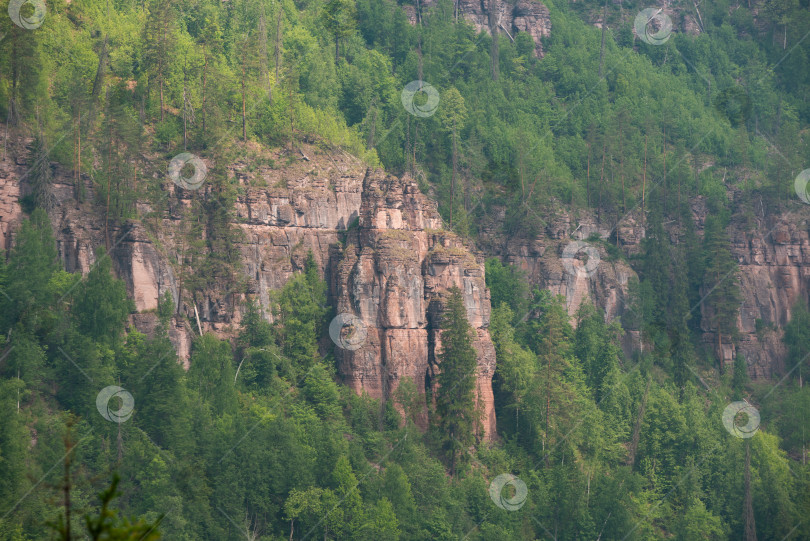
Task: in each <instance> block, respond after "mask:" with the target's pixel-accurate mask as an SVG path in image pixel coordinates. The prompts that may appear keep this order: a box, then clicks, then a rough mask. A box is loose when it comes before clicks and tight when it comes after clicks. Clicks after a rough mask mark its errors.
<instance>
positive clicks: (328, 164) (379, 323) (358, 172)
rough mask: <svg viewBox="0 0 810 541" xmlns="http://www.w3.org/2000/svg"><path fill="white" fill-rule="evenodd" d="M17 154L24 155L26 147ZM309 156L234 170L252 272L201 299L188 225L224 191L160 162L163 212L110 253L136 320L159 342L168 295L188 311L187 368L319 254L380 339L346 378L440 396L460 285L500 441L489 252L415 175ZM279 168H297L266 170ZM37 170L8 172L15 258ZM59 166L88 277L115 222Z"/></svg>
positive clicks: (58, 225)
mask: <svg viewBox="0 0 810 541" xmlns="http://www.w3.org/2000/svg"><path fill="white" fill-rule="evenodd" d="M17 150H18V151H19V152H20V153H21V155H24V149H23V148H20V149H17ZM303 150H304V152H305V154H306V155H307V158H306V159H303V158H301V157H300V156H294V157H291V156H287V155H282V154H284V153H283V152H280V153H275V154H272V155H268V156H254V157H252V158H251V159H244V160H241V161H239V162H237V163H234V164H232V165H231V166H230V167H228V168H227V171H228V175H229V176H231V178H233V179H235V180H236V181H237V183H238V186H239V188H238V192H239V195H238V196H237V199H236V204H235V212H234V215H233V224H232V225H233V227H234V228H236V229H237V230H238V231H239V232H240V234H239V235H237V238H238V243H237V244H238V250H239V254H240V262H239V263H240V265H239V268H240V269H241V274H242V276H240V277H237V278H236V279H235V280H234V281H235V282H236V283H237V284H244V287H242V288H241V289H240V288H238V287H237V288H234V287H233V286H232V285H230V286H228V287H225V286H223V287H219V288H218V287H208V288H203V289H196V290H193V291H192V290H190V286H189V285H188V278H187V276H188V274H189V271H193V269H190V268H189V259H190V257H189V255H188V252H189V246H188V245H189V243H190V242H191V241H192V240H193V239H191V238H189V234H188V224H187V223H186V222H187V221H188V220H187V219H184V216H185V214H186V212H187V209H189V208H190V207H191V206H192V205H193V204H195V202H196V203H199V202H200V201H202V200H204V199H206V198H207V197H209V196H210V193H209V192H208V190H209V189H210V187H209V186H206V185H203V187H202V188H201V189H200V190H198V191H188V190H182V189H179V188H177V187H176V186H175V185H174V184H173V183H171V182H170V181H168V180H166V179H165V174H163V175H162V174H161V172H160V169H161V168H160V167H155V168H154V170H155V172H154V176H155V177H157V178H158V179H163V180H162V186H163V188H164V190H165V192H164V196H165V197H164V201H163V203H162V204H160V205H157V206H156V205H155V204H154V202H151V203H150V202H148V200H147V199H144V200H141V201H139V202H138V204H137V211H138V212H137V214H138V217H137V219H131V220H127V221H125V222H124V223H122V224H119V225H117V226H114V227H111V228H110V233H109V237H110V247H109V253H110V256H111V257H112V259H113V262H114V266H115V269H116V271H117V272H118V274H119V276H120V277H121V278H122V279H123V280H124V281H125V283H126V285H127V288H128V292H129V294H130V296H131V297H132V298H133V300H134V302H135V307H136V310H137V313H135V314H133V315H132V317H131V324H132V325H133V326H134V327H135V328H137V329H138V330H140V331H142V332H145V333H146V334H151V333H152V332H153V331H154V328H155V324H156V319H157V318H156V315H155V309H156V308H157V305H158V300H159V299H160V298H161V296H162V295H164V294H165V293H166V292H169V293H170V294H171V296H172V298H173V300H174V302H175V304H176V306H177V314H178V315H177V316H176V317H175V318H174V320H173V325H172V326H171V328H170V330H169V334H170V338H171V339H172V342H173V343H174V345H175V347H176V349H177V351H178V354H179V356H180V358H181V359H182V360H183V361H184V362H185V363H187V360H188V356H189V352H190V345H191V340H192V338H193V336H194V335H196V334H198V325H199V327H200V328H201V329H202V331H203V332H206V331H210V332H214V333H216V334H218V335H220V336H222V337H229V336H232V335H233V333H234V331H235V329H236V326H237V325H238V323H239V321H240V319H241V310H242V302H243V300H244V296H245V294H252V295H253V296H255V298H257V299H258V300H259V303H260V305H261V307H262V309H263V311H264V314H265V316H266V317H267V318H268V319H272V312H271V306H270V304H271V301H270V293H271V292H272V291H273V290H277V289H279V288H281V287H282V286H283V285H284V284H285V283H286V282H287V280H288V279H289V278H290V276H291V275H292V273H293V272H295V271H296V270H301V269H303V267H304V261H305V259H306V256H307V253H308V252H309V251H312V253H313V255H314V257H315V261H316V263H317V265H318V268H319V270H320V271H321V273H322V275H323V277H324V278H325V279H326V280H327V283H329V284H330V296H331V301H332V303H333V304H334V305H335V306H337V308H338V311H339V312H340V313H341V314H343V315H344V316H348V315H352V316H356V317H358V318H359V320H360V321H362V324H363V325H364V326H365V327H366V329H365V331H366V336H367V339H366V340H364V341H363V343H362V344H360V345H359V347H358V348H357V349H352V350H348V349H346V350H344V349H341V348H336V349H337V355H338V360H339V367H340V370H339V372H340V376H341V377H342V378H343V379H344V381H345V382H346V383H347V384H348V385H349V386H350V387H352V388H353V389H355V390H356V391H357V392H367V393H368V394H369V395H370V396H372V397H374V398H387V397H388V396H390V394H391V393H392V392H393V391H394V390H395V389H396V388H397V385H398V383H399V382H400V381H401V379H402V378H404V377H410V378H412V379H413V380H414V382H415V383H416V384H417V387H418V389H420V390H421V391H425V390H426V389H429V388H434V387H435V382H436V374H437V373H438V370H439V363H438V362H437V352H438V351H440V349H441V331H440V330H439V326H440V319H441V312H442V303H443V299H444V298H445V296H446V294H447V291H448V289H450V288H451V287H454V286H455V287H459V288H461V289H462V291H463V292H464V302H465V305H466V306H467V312H468V316H469V319H470V322H471V324H472V326H473V327H474V328H475V333H476V342H475V347H476V349H477V351H478V353H479V362H478V369H477V371H476V374H475V377H476V382H477V383H476V390H477V394H478V397H479V400H480V404H481V407H482V413H483V419H482V420H483V427H482V428H483V430H484V433H485V434H486V435H487V437H489V436H490V435H491V434H493V433H494V430H495V414H494V405H493V397H492V375H493V372H494V369H495V351H494V348H493V345H492V342H491V340H490V338H489V333H488V331H487V327H488V324H489V311H490V306H489V292H488V290H487V289H486V285H485V282H484V265H483V257H482V256H481V255H477V254H475V253H474V252H473V251H472V250H471V248H470V247H467V246H465V245H464V244H463V243H462V242H461V241H460V240H459V239H458V238H457V237H456V236H455V235H453V234H452V233H449V232H447V231H444V230H443V226H442V221H441V217H440V216H439V214H438V212H437V210H436V206H435V204H434V203H433V202H431V201H430V200H429V199H428V198H427V197H425V196H424V195H422V194H421V192H420V191H419V189H418V186H417V185H416V183H415V182H414V181H413V180H411V179H407V178H406V179H398V178H395V177H391V176H385V175H383V174H382V173H381V172H378V171H377V172H370V171H367V170H366V166H365V165H364V164H363V163H361V162H360V161H359V160H357V159H355V158H353V157H351V156H349V155H347V154H345V153H342V152H341V151H339V150H331V151H330V150H327V149H319V148H316V147H309V146H305V147H304V148H303ZM274 160H277V161H284V163H285V165H284V166H283V167H277V166H274V165H273V166H271V165H257V163H275V161H274ZM25 163H26V162H25V160H24V159H21V160H19V161H12V160H7V161H6V162H2V165H0V211H1V213H0V233H2V234H3V236H2V238H0V241H2V246H0V247H2V248H4V249H7V248H8V247H9V246H10V245H11V243H12V242H13V232H14V230H15V229H16V227H17V225H18V224H19V221H20V219H21V217H22V211H21V209H20V205H19V198H20V193H21V191H22V192H23V193H24V192H25V186H24V185H23V187H22V190H21V187H20V182H19V179H20V178H23V176H24V174H25V171H26V169H27V167H26V165H25ZM209 165H211V164H209ZM52 168H53V171H54V178H55V184H54V192H55V195H56V196H57V200H58V205H57V206H56V208H55V209H54V210H53V211H52V212H51V220H52V223H53V224H54V229H55V234H56V237H57V244H58V249H59V254H60V257H61V258H62V262H63V264H64V266H65V268H66V269H67V270H69V271H78V272H82V273H86V272H88V271H89V269H90V268H92V266H93V264H94V263H95V253H94V249H95V248H96V247H98V246H104V245H105V241H104V223H103V216H104V213H103V212H102V211H101V209H100V208H99V207H98V206H96V205H94V204H93V203H90V202H85V203H78V202H76V201H75V200H74V199H73V193H74V186H73V183H72V176H71V174H70V172H68V171H63V170H60V168H59V166H58V165H57V164H55V163H54V164H52ZM164 170H165V169H164ZM83 182H84V184H85V188H86V189H87V191H88V194H89V195H88V201H92V200H93V194H92V185H91V183H90V182H89V179H87V178H85V179H83ZM204 234H205V233H203V235H204ZM184 276H186V283H185V284H184ZM198 320H199V323H197V321H198ZM426 412H427V408H425V411H424V414H423V415H422V419H421V421H422V422H423V424H424V423H426V421H427V418H426Z"/></svg>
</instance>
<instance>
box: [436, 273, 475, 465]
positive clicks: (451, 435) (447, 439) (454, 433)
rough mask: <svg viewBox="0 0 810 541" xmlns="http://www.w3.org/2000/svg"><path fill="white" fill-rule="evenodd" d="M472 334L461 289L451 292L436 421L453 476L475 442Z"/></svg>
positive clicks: (444, 327) (444, 318)
mask: <svg viewBox="0 0 810 541" xmlns="http://www.w3.org/2000/svg"><path fill="white" fill-rule="evenodd" d="M472 332H473V331H472V328H471V327H470V324H469V322H468V321H467V310H466V308H465V307H464V300H463V298H462V297H461V290H459V289H458V288H454V289H451V290H450V296H449V297H448V298H447V304H446V306H445V310H444V313H443V314H442V334H441V340H442V348H441V352H440V353H439V363H440V366H441V371H440V372H439V376H438V378H437V383H438V387H439V388H438V390H437V391H436V415H435V417H436V418H435V420H434V421H433V423H434V426H435V428H436V430H437V433H438V434H440V438H441V448H442V453H443V455H444V457H445V460H446V461H447V465H448V467H449V469H450V474H451V475H455V474H456V472H457V470H458V467H459V465H461V464H464V463H465V462H466V460H465V458H466V450H467V448H468V447H469V446H470V445H472V444H473V443H474V442H475V432H474V431H475V428H476V424H477V413H476V412H477V408H476V404H475V381H476V365H477V355H476V352H475V349H474V348H473V345H472V344H473V336H472Z"/></svg>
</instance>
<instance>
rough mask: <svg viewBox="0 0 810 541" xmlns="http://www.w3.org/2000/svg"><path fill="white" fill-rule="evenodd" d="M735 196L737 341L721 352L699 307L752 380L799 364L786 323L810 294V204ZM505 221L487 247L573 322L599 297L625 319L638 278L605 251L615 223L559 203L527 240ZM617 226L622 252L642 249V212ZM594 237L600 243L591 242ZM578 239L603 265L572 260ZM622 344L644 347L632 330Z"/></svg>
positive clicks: (699, 210)
mask: <svg viewBox="0 0 810 541" xmlns="http://www.w3.org/2000/svg"><path fill="white" fill-rule="evenodd" d="M728 196H729V200H730V201H732V205H731V207H732V215H733V219H732V222H731V224H730V228H729V232H730V236H731V241H732V242H731V247H730V248H731V252H732V254H733V255H734V257H735V259H736V260H737V263H738V265H739V285H740V293H741V296H742V303H741V305H740V315H739V318H738V322H737V329H738V331H739V339H738V341H737V343H736V345H733V344H724V345H723V350H722V351H717V348H716V342H717V336H716V334H715V333H714V332H713V331H712V329H711V328H710V326H709V324H708V321H709V318H708V317H705V316H708V315H709V314H708V313H707V307H706V306H705V305H703V304H701V305H699V306H697V307H695V308H694V312H695V313H694V314H693V315H694V316H695V317H701V316H703V317H702V330H703V336H702V342H703V343H704V344H705V346H706V349H707V350H708V351H709V352H710V353H712V354H714V355H715V356H717V357H718V358H721V359H722V361H723V363H724V365H725V366H726V367H727V368H728V367H730V366H731V365H732V364H733V363H734V362H735V360H736V359H737V358H739V356H740V355H742V356H743V357H744V358H745V361H746V363H747V365H748V371H749V374H750V375H751V377H752V378H772V377H774V376H778V375H780V374H783V373H784V372H785V371H786V370H789V369H790V368H792V367H786V366H785V363H784V361H785V354H786V350H785V347H784V344H783V343H782V330H781V327H783V326H784V325H785V324H787V323H788V321H790V317H791V310H792V307H793V305H794V303H795V302H796V301H797V300H804V301H805V302H806V301H807V300H808V299H810V225H809V224H810V207H808V206H807V205H803V204H801V203H797V202H796V203H792V204H791V205H790V209H791V210H789V211H787V212H785V211H779V212H776V211H771V212H768V211H767V210H766V209H765V208H764V207H763V206H762V203H761V202H759V203H756V202H752V201H748V200H743V197H742V194H741V193H740V192H739V191H735V190H730V191H729V193H728ZM690 206H691V210H692V217H693V219H694V223H695V227H696V232H697V234H698V235H699V236H702V235H703V225H704V221H705V219H706V215H707V212H708V211H707V209H706V205H705V201H704V200H703V198H702V197H695V198H693V199H692V200H691V202H690ZM502 218H503V216H500V217H498V216H496V217H495V219H494V220H493V221H492V223H489V224H487V225H485V227H484V234H483V235H482V237H481V242H480V245H481V248H482V249H483V250H484V252H485V253H488V254H492V255H496V256H498V257H499V258H501V259H502V260H503V261H506V262H509V263H511V264H513V265H516V266H518V267H519V268H521V269H523V270H524V271H525V272H526V276H527V277H528V279H529V281H530V282H531V283H532V284H534V285H537V286H539V287H541V288H545V289H549V290H551V291H552V292H554V293H556V294H561V295H563V296H564V297H565V299H566V306H567V308H568V313H569V314H570V315H571V316H572V322H573V316H574V314H575V313H576V310H577V309H578V308H579V306H580V305H581V304H582V303H583V302H592V303H593V304H594V305H595V306H596V307H597V308H598V309H600V310H601V311H602V312H603V313H604V315H605V319H606V320H608V321H610V320H613V319H615V318H621V317H622V316H623V315H625V314H626V313H627V311H628V310H629V309H630V308H629V306H628V304H629V301H630V295H629V290H628V285H629V283H630V281H631V280H632V279H636V278H637V275H636V272H635V271H634V270H633V269H632V268H631V267H630V265H629V264H628V263H627V261H626V260H625V259H619V258H617V259H613V260H611V258H610V257H609V256H608V253H607V251H606V250H605V244H604V243H605V242H606V241H609V242H616V233H614V231H613V229H612V227H613V226H612V224H609V225H606V224H601V223H600V222H599V220H598V219H597V218H596V217H595V216H594V215H593V213H591V212H588V211H583V210H577V211H572V210H569V209H566V208H557V209H555V210H554V211H553V212H548V213H547V215H546V218H547V219H546V226H545V228H544V230H543V231H542V232H541V233H540V234H539V235H537V236H536V237H533V238H526V237H525V236H521V235H517V236H514V237H508V236H505V235H503V234H502V233H501V232H500V229H499V227H498V226H497V224H498V223H499V222H502V221H503V220H502ZM617 231H618V241H619V244H618V247H619V249H620V250H621V251H622V252H623V253H624V254H625V255H628V256H632V255H635V254H638V253H639V252H640V250H641V240H642V239H643V238H644V230H643V228H642V227H641V225H640V220H639V219H638V217H637V216H633V215H632V214H631V215H630V216H628V217H627V218H625V219H624V220H623V221H622V223H621V224H620V226H619V227H618V228H617ZM670 233H671V235H672V238H673V239H677V238H678V235H677V232H676V231H675V230H674V229H671V230H670ZM593 236H598V237H599V238H600V239H601V240H600V241H597V242H585V241H587V239H589V238H593ZM577 241H579V242H581V243H583V246H584V245H587V246H590V247H591V248H590V249H592V250H595V251H594V252H592V254H591V255H596V256H597V257H596V259H597V260H598V262H597V263H596V264H593V268H592V269H591V268H588V269H585V267H586V265H587V264H588V263H587V262H588V261H589V259H590V258H589V257H588V255H587V254H586V253H585V252H586V250H584V249H580V250H579V251H578V252H577V253H575V254H572V255H574V258H573V259H568V260H566V255H567V254H565V251H566V248H567V247H572V246H573V245H574V244H575V243H576V242H577ZM579 248H582V247H581V246H579ZM569 249H570V248H569ZM567 261H568V262H567ZM703 294H704V295H705V294H706V292H705V291H704V292H703ZM623 346H624V350H625V353H626V354H632V352H633V351H635V350H638V349H640V348H641V347H642V345H641V343H640V337H639V333H638V331H635V330H628V331H627V332H626V333H625V336H624V343H623Z"/></svg>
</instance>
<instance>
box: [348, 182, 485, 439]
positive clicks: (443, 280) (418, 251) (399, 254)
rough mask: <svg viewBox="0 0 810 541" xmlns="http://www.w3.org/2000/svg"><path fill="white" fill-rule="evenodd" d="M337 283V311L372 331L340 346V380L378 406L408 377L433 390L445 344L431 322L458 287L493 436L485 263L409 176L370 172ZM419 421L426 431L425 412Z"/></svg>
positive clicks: (479, 392) (480, 393)
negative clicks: (354, 344) (357, 342)
mask: <svg viewBox="0 0 810 541" xmlns="http://www.w3.org/2000/svg"><path fill="white" fill-rule="evenodd" d="M332 276H333V277H334V282H333V284H332V289H333V295H334V297H335V302H336V305H337V310H338V312H339V313H347V314H352V315H354V316H356V317H358V318H359V319H360V320H361V321H362V323H363V325H364V326H365V329H366V332H367V334H366V338H365V341H364V343H363V345H362V346H361V347H359V348H358V349H355V350H349V349H341V348H338V360H339V371H340V375H341V377H342V378H343V380H344V382H345V383H346V384H347V385H349V386H350V387H351V388H352V389H354V390H355V391H356V392H358V393H360V392H364V391H365V392H367V393H368V394H369V395H370V396H372V397H374V398H381V399H387V398H388V397H389V396H391V394H392V393H393V392H394V391H395V390H396V388H397V387H398V385H399V382H400V381H401V380H402V379H403V378H412V379H413V381H414V383H415V384H416V387H417V390H419V391H420V392H424V391H425V390H426V389H427V388H428V387H432V386H435V382H436V378H435V376H436V374H437V372H438V370H440V369H441V367H440V366H439V364H438V362H437V361H436V359H437V358H438V356H437V353H438V350H439V349H440V345H439V344H440V341H441V340H440V330H439V329H438V325H439V323H438V319H439V318H437V317H433V315H434V312H436V311H439V312H440V311H441V307H442V305H443V301H442V297H443V296H444V295H445V294H446V293H447V291H448V290H449V289H450V288H452V287H458V288H459V289H461V291H462V292H463V295H464V303H465V306H466V308H467V316H468V319H469V321H470V324H471V325H472V327H473V328H474V329H475V332H476V336H477V338H476V341H475V347H476V350H477V352H478V365H477V370H476V392H477V395H478V398H479V403H480V407H481V417H482V424H483V431H484V434H485V436H486V437H487V438H490V437H491V436H492V434H494V432H495V411H494V405H493V396H492V374H493V372H494V369H495V350H494V347H493V345H492V341H491V339H490V337H489V331H488V330H487V328H488V326H489V316H490V305H489V291H488V290H487V288H486V284H485V282H484V265H483V260H482V258H480V257H476V256H475V255H474V254H473V253H472V252H471V251H470V250H469V249H468V248H467V247H465V246H464V245H463V243H462V242H461V241H460V239H458V237H457V236H456V235H454V234H453V233H450V232H448V231H444V230H443V229H442V220H441V217H440V216H439V214H438V212H437V210H436V206H435V203H433V202H431V201H430V200H429V199H428V198H427V197H425V196H424V195H422V193H421V192H420V191H419V188H418V186H417V185H416V183H415V182H414V181H413V180H412V179H410V178H408V177H406V178H403V179H399V178H396V177H393V176H385V175H384V174H383V173H381V172H379V171H373V172H372V171H369V172H368V173H367V174H366V178H365V180H364V183H363V198H362V203H361V210H360V224H359V227H358V229H356V230H353V231H351V232H349V234H348V235H347V238H346V243H345V246H344V249H343V253H342V254H341V255H340V258H339V261H338V262H337V263H336V269H335V271H334V272H333V273H332ZM419 422H420V424H421V425H422V426H423V427H424V426H426V425H427V408H425V410H424V411H423V413H422V415H421V417H420V419H419Z"/></svg>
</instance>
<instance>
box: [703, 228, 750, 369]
mask: <svg viewBox="0 0 810 541" xmlns="http://www.w3.org/2000/svg"><path fill="white" fill-rule="evenodd" d="M704 242H705V252H706V254H707V260H708V262H707V265H706V274H705V277H704V281H703V286H704V289H705V291H706V293H705V295H706V303H707V304H708V308H709V314H710V316H709V321H710V325H711V327H712V328H713V329H714V331H715V333H717V355H718V359H719V361H720V363H721V366H720V371H721V372H722V371H723V368H724V367H723V366H722V355H723V339H724V338H726V339H728V340H729V341H731V340H733V339H734V338H735V337H736V334H737V317H738V315H739V311H740V301H741V299H742V298H741V296H740V287H739V284H738V280H739V276H738V272H739V270H738V267H737V262H736V261H734V257H733V256H732V255H731V250H730V249H729V244H730V241H729V237H728V233H727V231H726V229H725V225H724V223H723V219H722V217H715V216H709V217H707V218H706V238H705V241H704Z"/></svg>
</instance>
